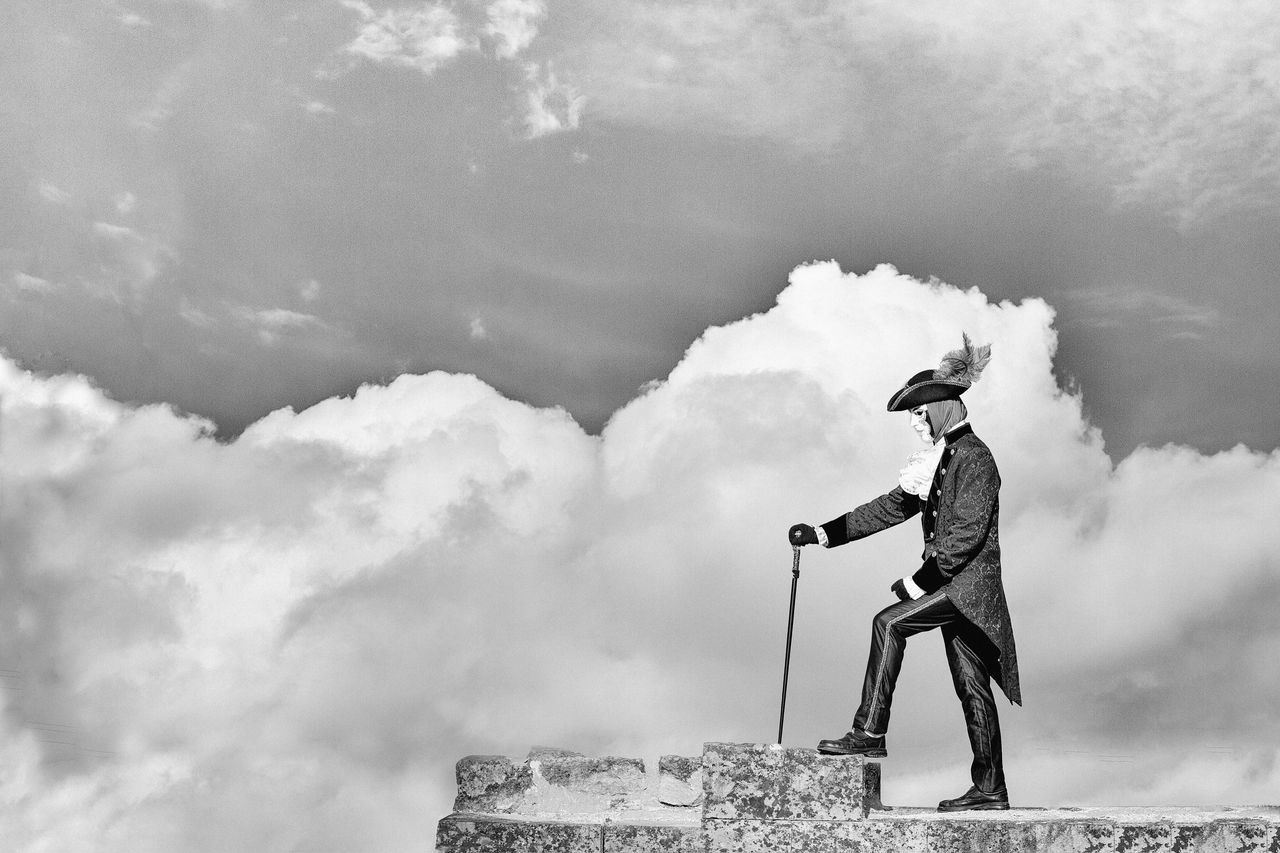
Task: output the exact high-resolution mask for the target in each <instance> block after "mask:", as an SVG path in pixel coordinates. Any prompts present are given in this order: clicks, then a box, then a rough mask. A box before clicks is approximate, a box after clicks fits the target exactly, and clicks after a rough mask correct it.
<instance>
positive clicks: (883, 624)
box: [853, 590, 1005, 792]
mask: <svg viewBox="0 0 1280 853" xmlns="http://www.w3.org/2000/svg"><path fill="white" fill-rule="evenodd" d="M933 628H941V629H942V639H943V644H944V645H945V646H946V650H947V665H948V666H949V667H950V668H951V682H952V684H953V685H954V686H955V689H956V696H957V697H959V699H960V705H961V707H962V708H963V709H964V722H965V727H966V728H967V729H968V732H969V746H970V747H971V748H972V750H973V765H972V767H971V768H970V775H971V776H972V777H973V784H974V785H976V786H978V788H979V789H980V790H983V791H987V792H992V791H996V790H999V789H1001V788H1003V787H1004V784H1005V782H1004V760H1003V756H1002V754H1001V749H1000V719H999V717H998V716H997V714H996V703H995V697H994V696H993V694H992V692H991V672H992V671H993V669H994V667H996V666H998V661H999V657H998V652H997V650H996V647H995V644H994V643H992V642H991V640H990V639H988V638H987V636H986V634H984V633H982V631H981V630H980V629H978V628H977V627H975V626H974V625H973V623H972V622H970V621H969V620H968V619H966V618H965V617H964V616H962V615H961V614H960V611H959V610H957V609H956V606H955V604H953V603H952V601H951V599H950V598H948V597H947V594H946V592H945V590H938V591H937V592H933V593H930V594H929V595H926V596H925V597H923V598H919V599H916V600H915V601H899V602H898V603H896V604H892V605H890V606H888V607H886V608H885V609H884V610H881V611H880V612H879V613H877V614H876V617H875V620H874V621H873V622H872V627H871V653H870V654H869V655H868V656H867V673H866V676H865V677H864V678H863V681H862V704H861V705H859V706H858V713H857V715H856V716H855V717H854V719H853V728H854V729H855V730H858V731H862V732H864V733H866V734H871V735H883V734H884V733H885V731H886V730H887V729H888V727H889V709H890V705H891V704H892V701H893V688H894V685H895V684H897V681H898V673H899V671H900V670H901V669H902V656H903V653H904V652H905V651H906V647H907V637H910V636H912V635H913V634H919V633H922V632H924V631H929V630H932V629H933Z"/></svg>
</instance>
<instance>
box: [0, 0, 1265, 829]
mask: <svg viewBox="0 0 1280 853" xmlns="http://www.w3.org/2000/svg"><path fill="white" fill-rule="evenodd" d="M1277 44H1280V10H1277V9H1276V8H1275V6H1274V4H1272V3H1270V2H1234V3H1227V4H1221V3H1219V4H1204V3H1193V2H1173V3H1167V2H1165V3H1154V2H1145V0H1141V1H1140V2H1134V3H1127V4H1124V5H1123V6H1116V5H1114V4H1108V3H1099V2H1080V3H1074V4H1069V5H1066V6H1064V5H1063V4H1056V3H1048V2H1042V0H1034V2H1029V3H1022V4H1002V3H990V2H967V3H952V2H947V3H943V2H936V1H935V0H925V2H921V3H916V4H910V5H903V4H897V3H887V2H863V3H826V2H820V0H795V2H791V3H767V4H766V3H752V2H742V3H734V4H725V3H719V2H697V0H688V2H666V3H659V2H632V0H620V2H613V3H609V4H599V3H582V2H574V0H565V2H554V3H553V2H543V0H457V2H453V3H434V2H426V3H418V2H404V3H398V4H388V3H383V2H372V0H369V2H365V0H290V2H283V3H281V2H272V3H267V2H250V0H150V2H144V0H86V1H85V2H49V0H40V2H35V0H31V1H30V2H27V0H0V351H2V352H3V355H2V356H0V460H2V461H3V467H0V501H2V503H0V559H2V560H3V564H0V586H3V593H2V595H0V609H3V611H4V618H3V619H2V620H0V623H2V627H0V633H3V635H4V643H3V644H0V647H2V648H3V649H4V651H0V682H2V683H0V688H3V690H0V699H2V700H3V701H4V703H5V704H4V716H3V726H4V728H5V733H4V737H3V747H0V749H3V751H4V753H5V755H4V758H3V763H4V765H5V766H6V767H10V768H13V770H12V771H11V772H8V773H7V775H6V776H5V777H4V778H3V779H0V801H3V802H4V804H5V807H4V808H3V809H0V813H2V814H3V816H2V817H0V830H3V832H4V834H5V837H6V838H13V839H19V841H18V842H15V843H19V844H21V845H22V846H21V847H20V848H19V849H22V850H31V851H37V850H62V849H68V848H69V847H72V848H75V849H85V845H86V843H87V842H86V839H92V840H93V843H94V844H96V845H97V847H96V849H101V850H109V851H114V850H147V849H155V850H170V849H189V850H196V851H200V850H219V849H228V848H229V847H235V848H236V849H260V850H298V851H301V850H330V849H332V850H350V849H379V850H399V849H405V850H408V849H420V844H421V839H422V838H424V837H430V836H431V835H432V834H433V829H434V823H435V821H436V820H437V819H438V818H439V817H440V816H442V815H443V814H445V813H447V812H448V810H449V807H450V803H451V800H452V793H453V791H452V787H453V780H452V764H453V762H454V761H455V760H456V759H457V758H459V757H461V756H463V755H466V754H469V753H504V754H509V755H513V756H515V757H519V756H521V755H523V754H524V752H525V751H526V750H527V749H528V748H529V747H530V746H532V745H535V744H552V745H559V746H564V747H568V748H573V749H577V750H579V751H584V752H588V753H595V754H606V753H612V754H623V755H638V756H641V757H647V758H649V759H651V760H652V759H654V758H656V757H657V756H658V755H659V754H663V753H668V752H680V753H686V754H696V752H697V750H698V748H699V744H701V743H702V742H703V741H706V740H748V741H762V740H770V739H772V737H773V735H774V733H775V728H776V718H775V716H774V715H775V713H776V699H777V696H776V694H777V690H778V685H777V682H778V680H779V676H780V673H779V672H778V671H777V670H778V669H779V667H780V663H781V661H780V657H781V644H782V640H783V632H784V629H785V615H786V614H785V606H786V601H785V598H786V595H787V591H788V586H789V579H790V573H789V569H790V550H789V549H788V548H787V547H786V545H785V544H784V543H782V538H781V537H782V536H783V535H785V532H786V528H787V527H789V526H790V524H791V523H793V522H794V521H799V520H808V521H825V520H827V519H829V518H832V517H834V516H835V515H837V514H838V513H840V512H843V511H845V510H848V509H851V508H852V507H853V506H855V505H857V503H859V502H861V501H863V500H867V499H870V498H871V497H874V496H876V495H878V494H880V493H881V492H883V491H886V490H887V489H888V488H890V487H891V486H892V485H893V484H894V482H895V477H896V472H897V470H898V468H899V467H901V464H902V460H903V459H904V458H905V456H906V455H907V454H908V453H909V452H911V451H912V450H914V449H915V446H914V441H915V440H914V438H913V435H912V433H911V432H910V430H909V427H908V426H907V424H906V423H905V420H901V419H899V418H898V417H891V416H889V415H887V414H885V413H884V411H883V408H884V401H885V400H886V399H887V398H888V396H889V395H890V394H891V393H892V391H893V390H895V389H896V388H897V387H899V386H900V385H901V383H902V382H903V381H904V380H905V378H906V377H907V376H909V375H911V374H912V373H914V372H916V371H918V370H920V369H924V368H925V367H930V366H932V365H933V364H934V362H935V361H936V359H937V358H938V356H940V355H941V354H942V353H943V352H945V351H946V350H949V349H953V348H954V347H956V346H957V345H958V342H959V338H960V333H961V331H968V332H969V333H970V334H971V335H972V336H973V337H974V339H975V340H977V341H979V342H990V343H992V344H993V349H994V354H995V355H994V359H993V362H992V366H991V368H990V369H989V371H988V373H987V375H986V376H984V378H983V380H982V383H981V385H980V386H978V387H975V389H974V390H973V391H972V392H971V393H970V395H969V396H970V397H971V409H972V410H973V413H974V422H975V429H976V430H977V432H978V433H979V435H981V436H982V437H983V438H984V439H985V440H986V441H987V443H988V444H989V445H990V446H991V447H992V450H993V453H994V455H995V458H996V460H997V464H998V465H999V466H1000V470H1001V473H1002V476H1003V480H1004V487H1003V495H1002V497H1003V500H1002V505H1003V509H1004V513H1003V515H1002V531H1001V532H1002V541H1003V542H1004V543H1005V566H1006V587H1007V589H1008V592H1009V597H1010V599H1011V606H1012V609H1013V618H1014V626H1015V631H1016V632H1017V635H1018V638H1019V652H1020V659H1021V661H1022V664H1023V668H1024V684H1025V685H1026V686H1025V692H1026V699H1027V704H1026V707H1025V708H1022V709H1017V708H1008V710H1007V712H1005V713H1004V716H1003V718H1002V719H1003V720H1004V724H1005V743H1006V751H1007V764H1008V769H1009V772H1010V778H1011V786H1012V796H1013V799H1014V800H1015V801H1022V802H1027V803H1034V804H1042V805H1050V804H1081V805H1084V804H1103V803H1124V804H1142V803H1156V802H1161V803H1168V802H1179V803H1188V802H1200V803H1206V802H1236V803H1257V802H1274V801H1275V796H1276V795H1275V792H1276V790H1278V789H1280V786H1278V784H1277V783H1278V782H1280V769H1277V766H1276V759H1277V747H1276V744H1275V737H1274V735H1275V731H1276V730H1277V726H1276V723H1277V719H1276V711H1275V710H1274V707H1275V706H1276V705H1277V702H1276V696H1277V683H1276V676H1275V675H1274V672H1273V670H1274V667H1273V666H1272V664H1271V662H1272V661H1274V659H1275V657H1276V653H1277V651H1280V648H1278V647H1280V629H1277V627H1276V625H1275V620H1274V619H1273V618H1271V615H1270V614H1273V613H1274V612H1275V611H1276V608H1277V605H1280V599H1278V596H1280V586H1278V585H1277V581H1276V577H1277V572H1276V569H1277V566H1278V565H1280V538H1278V537H1277V534H1275V533H1273V532H1270V529H1271V528H1272V527H1273V526H1274V524H1273V520H1274V517H1275V514H1276V510H1277V509H1280V455H1278V452H1277V446H1278V445H1280V420H1278V419H1277V418H1276V417H1275V400H1276V399H1278V398H1280V382H1278V381H1277V379H1276V377H1277V376H1278V375H1280V347H1277V346H1276V344H1275V341H1276V338H1277V331H1278V329H1277V326H1280V321H1278V320H1277V317H1278V316H1280V314H1278V312H1280V289H1277V288H1275V287H1274V286H1273V283H1274V275H1275V273H1274V270H1275V269H1277V268H1280V241H1277V240H1276V239H1275V235H1276V233H1277V225H1278V224H1280V50H1278V49H1277V48H1276V45H1277ZM907 527H913V526H912V525H907V526H904V527H903V528H901V529H896V530H893V531H889V532H886V533H883V534H881V535H880V536H877V537H874V538H873V539H871V540H867V541H866V542H861V543H856V544H854V545H850V546H847V547H845V548H843V549H840V550H838V551H830V552H821V551H819V552H811V551H806V552H805V558H804V559H805V572H804V577H803V579H802V581H801V591H800V592H801V599H800V602H799V605H798V607H799V613H798V616H797V618H798V628H797V636H796V650H795V652H794V654H795V656H796V657H795V658H794V659H793V669H792V678H791V691H792V692H791V695H790V697H789V699H788V711H789V714H788V716H789V722H788V741H789V742H791V741H792V740H793V739H794V745H809V744H811V743H812V742H813V741H816V739H818V738H820V737H831V736H836V735H839V734H840V733H842V732H843V731H844V730H845V728H847V724H848V719H849V718H850V717H851V716H852V712H853V704H852V703H853V702H854V701H855V697H856V688H857V681H858V679H859V677H860V673H861V669H862V666H863V663H864V658H863V657H862V656H863V655H864V654H865V644H866V632H867V630H868V626H869V622H870V618H871V616H872V615H873V614H874V613H875V612H876V610H878V609H879V607H881V606H883V605H884V604H885V603H888V601H889V600H891V599H889V598H888V596H889V593H888V590H887V588H888V585H889V583H891V582H892V581H893V580H894V579H896V578H897V577H900V576H901V575H902V574H905V573H906V572H908V571H910V570H911V569H912V568H914V566H912V565H910V557H911V556H912V554H913V551H914V549H916V548H917V547H918V543H917V541H916V538H917V537H918V535H919V534H918V533H917V532H916V531H915V529H914V528H913V529H910V530H908V529H907ZM937 645H938V643H937V642H935V641H934V640H933V639H932V638H928V637H926V638H922V639H921V640H919V641H916V643H915V645H914V646H913V647H912V650H911V651H910V652H909V654H908V660H907V665H906V668H905V669H904V674H903V677H902V681H901V682H900V689H899V704H898V708H897V709H895V723H894V725H895V728H897V729H898V730H899V731H900V733H899V731H895V732H892V733H891V735H890V750H891V756H892V757H891V759H889V762H890V763H888V764H886V777H885V788H886V798H887V799H888V800H889V801H890V802H894V801H896V802H899V803H913V804H914V803H927V802H930V801H933V800H936V799H938V798H941V797H943V796H952V795H954V794H956V793H957V792H958V791H959V790H960V789H961V788H963V787H964V785H965V781H964V780H965V779H966V778H967V771H966V769H965V768H967V763H968V761H967V757H966V754H965V744H964V737H963V730H962V722H961V720H960V718H959V712H958V708H956V707H954V706H955V700H954V699H953V698H951V688H950V685H949V677H948V676H947V674H946V669H945V662H944V660H943V656H942V654H941V649H939V648H934V647H935V646H937ZM916 648H919V649H920V650H919V651H916ZM833 674H834V675H833ZM1006 707H1007V706H1006ZM304 816H305V818H306V819H305V820H304V819H303V817H304Z"/></svg>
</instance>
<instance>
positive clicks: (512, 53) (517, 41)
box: [484, 0, 547, 59]
mask: <svg viewBox="0 0 1280 853" xmlns="http://www.w3.org/2000/svg"><path fill="white" fill-rule="evenodd" d="M485 14H486V16H487V18H488V21H487V22H486V23H485V26H484V34H485V35H486V36H488V37H489V38H491V39H493V41H494V42H495V47H494V55H495V56H497V57H498V58H499V59H515V58H516V57H517V56H519V55H520V53H521V52H522V51H524V49H525V48H527V47H528V46H529V45H530V44H532V43H533V40H534V38H535V37H537V35H538V22H539V21H540V20H541V19H543V18H545V17H546V14H547V6H546V4H545V3H544V2H542V0H494V2H493V3H490V4H489V6H488V8H487V9H486V10H485Z"/></svg>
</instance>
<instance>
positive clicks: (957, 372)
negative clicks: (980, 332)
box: [933, 332, 991, 385]
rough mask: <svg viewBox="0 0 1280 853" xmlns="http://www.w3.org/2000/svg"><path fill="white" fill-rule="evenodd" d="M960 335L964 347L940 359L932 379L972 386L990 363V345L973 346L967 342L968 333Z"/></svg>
mask: <svg viewBox="0 0 1280 853" xmlns="http://www.w3.org/2000/svg"><path fill="white" fill-rule="evenodd" d="M960 334H961V336H962V337H963V338H964V346H962V347H961V348H960V349H955V350H952V351H951V352H949V353H947V354H946V355H944V356H943V357H942V361H941V362H939V364H938V369H937V370H935V371H933V378H934V379H949V380H951V381H952V382H961V383H964V384H965V385H972V384H973V383H975V382H977V381H978V379H979V378H980V377H981V376H982V371H983V370H985V369H986V367H987V363H988V362H989V361H991V344H983V345H982V346H974V344H973V341H971V340H969V333H968V332H961V333H960Z"/></svg>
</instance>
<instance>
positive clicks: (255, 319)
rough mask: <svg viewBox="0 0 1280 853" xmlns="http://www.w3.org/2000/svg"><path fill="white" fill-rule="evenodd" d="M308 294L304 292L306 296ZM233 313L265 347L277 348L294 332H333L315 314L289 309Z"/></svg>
mask: <svg viewBox="0 0 1280 853" xmlns="http://www.w3.org/2000/svg"><path fill="white" fill-rule="evenodd" d="M306 292H307V291H305V290H304V294H305V293H306ZM233 313H234V314H235V316H236V317H237V318H238V319H239V320H240V322H241V323H242V324H244V325H247V326H249V327H251V328H253V329H255V330H256V332H257V336H258V340H259V342H260V343H262V345H263V346H275V345H276V344H278V343H279V342H280V340H281V338H282V336H284V335H285V334H289V333H293V332H300V331H307V330H313V331H332V328H331V327H330V326H329V324H328V323H326V322H325V321H324V320H321V319H320V318H319V317H317V316H315V315H314V314H306V313H303V312H301V311H292V310H290V309H288V308H263V309H255V308H249V307H247V306H240V307H239V308H236V309H235V310H234V312H233ZM189 319H190V318H189ZM197 325H199V324H198V323H197Z"/></svg>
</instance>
